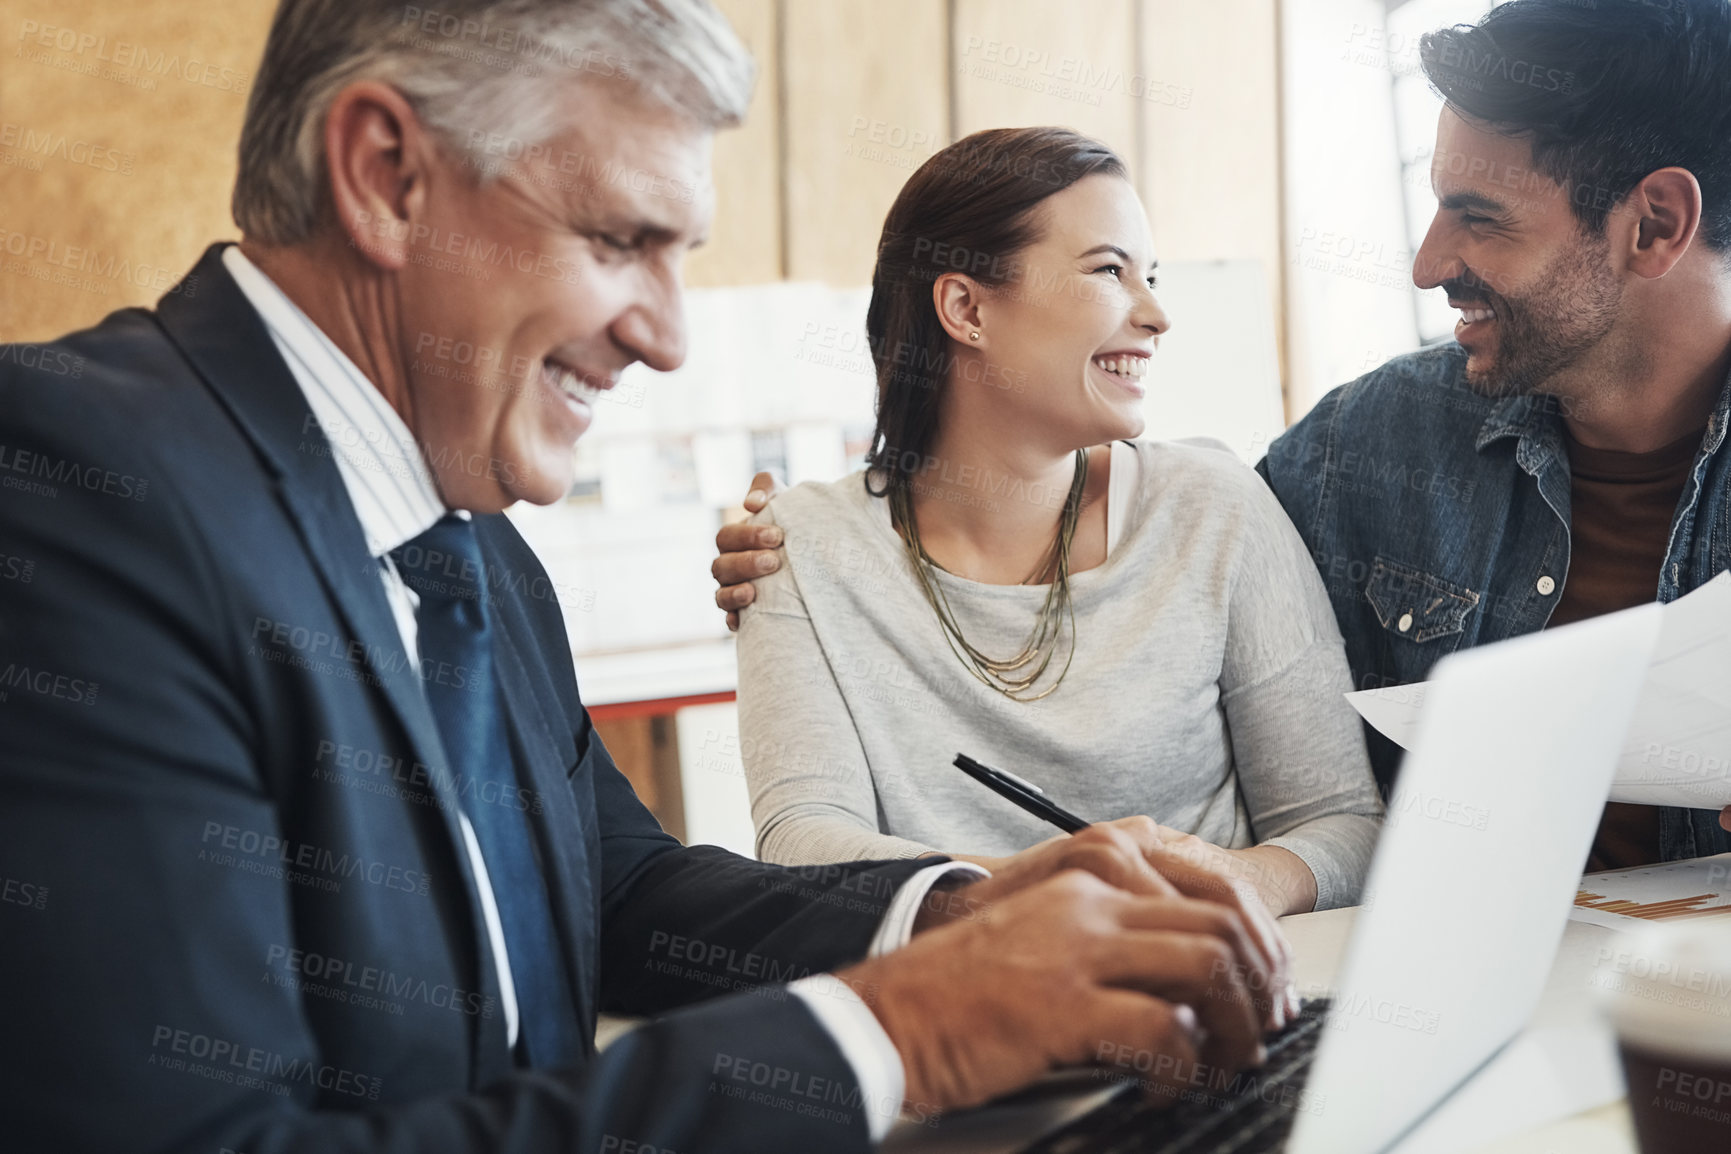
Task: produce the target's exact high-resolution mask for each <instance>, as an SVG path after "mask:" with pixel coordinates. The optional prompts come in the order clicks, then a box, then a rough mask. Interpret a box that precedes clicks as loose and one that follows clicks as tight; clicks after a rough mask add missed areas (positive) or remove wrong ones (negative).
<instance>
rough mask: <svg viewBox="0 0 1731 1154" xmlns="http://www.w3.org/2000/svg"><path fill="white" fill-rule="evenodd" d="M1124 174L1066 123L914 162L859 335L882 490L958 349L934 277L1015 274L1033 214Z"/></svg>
mask: <svg viewBox="0 0 1731 1154" xmlns="http://www.w3.org/2000/svg"><path fill="white" fill-rule="evenodd" d="M1095 173H1103V174H1105V175H1107V176H1120V177H1122V176H1127V175H1128V174H1129V169H1128V168H1126V167H1125V165H1124V162H1123V161H1122V160H1120V159H1119V158H1118V155H1117V154H1116V153H1114V152H1113V151H1112V150H1111V149H1110V148H1107V147H1106V146H1105V145H1104V144H1101V143H1100V142H1099V141H1097V140H1091V139H1089V138H1088V137H1086V136H1083V135H1082V134H1081V133H1079V132H1073V131H1071V130H1070V129H1067V128H993V129H988V130H986V131H985V132H976V133H974V134H973V135H972V136H965V137H963V138H962V139H961V140H958V141H956V142H955V143H954V144H952V145H950V146H949V147H948V148H945V149H942V150H941V151H939V152H936V153H934V154H932V156H931V157H930V158H929V159H927V161H926V162H925V163H924V164H922V165H920V167H919V169H918V170H917V171H915V173H914V174H913V176H912V177H910V178H909V179H908V182H907V184H905V185H903V186H902V190H901V192H900V193H898V194H897V196H896V202H895V204H893V205H892V206H890V212H889V216H888V217H886V218H885V219H884V231H883V236H882V237H880V238H879V240H878V257H877V265H876V267H875V268H873V270H872V299H871V305H870V307H869V308H867V310H866V341H867V343H868V344H869V346H870V348H871V354H872V362H873V364H874V365H875V366H876V368H877V379H878V404H877V416H878V419H877V429H876V431H875V432H874V433H873V434H872V447H871V452H870V454H869V455H868V456H867V458H866V463H867V466H868V472H867V474H866V488H867V489H868V490H869V491H872V492H873V493H874V495H876V496H882V495H883V493H882V492H878V491H875V490H872V489H871V485H872V480H871V478H872V473H873V472H877V471H882V472H883V473H884V474H885V489H884V492H887V491H888V488H889V486H890V485H895V484H903V483H906V482H907V481H908V480H910V479H911V478H912V476H913V474H914V473H915V472H917V471H918V469H919V467H920V462H921V461H923V460H924V458H925V456H926V453H927V451H928V450H929V449H930V447H931V443H932V437H933V435H934V434H935V433H936V431H937V422H938V409H939V404H940V402H941V401H942V400H943V393H944V384H945V381H946V380H947V379H948V376H949V369H950V365H951V363H952V362H953V360H954V355H953V354H952V353H951V351H950V344H951V339H950V335H949V334H948V333H947V332H945V331H944V327H943V325H941V324H940V323H939V322H938V313H937V308H936V306H934V305H933V303H932V282H934V281H935V280H937V278H938V277H940V276H942V275H943V274H945V273H948V272H961V273H966V274H967V275H968V276H970V277H972V278H973V279H975V280H977V281H980V282H981V283H983V284H988V285H1004V284H1009V283H1011V282H1012V281H1015V280H1018V279H1020V276H1021V261H1020V255H1019V254H1020V253H1021V252H1022V250H1024V249H1025V248H1027V247H1028V246H1029V245H1030V244H1033V243H1034V242H1035V241H1037V240H1038V239H1039V237H1040V223H1041V222H1040V221H1039V220H1038V219H1037V216H1036V213H1035V211H1034V210H1035V209H1036V208H1038V207H1039V205H1040V203H1041V202H1042V201H1044V200H1045V199H1046V198H1047V197H1049V196H1051V195H1053V194H1054V193H1058V192H1062V191H1063V190H1064V189H1066V188H1069V187H1070V186H1071V185H1072V184H1075V183H1076V182H1077V181H1079V180H1081V179H1082V178H1083V177H1085V176H1092V175H1094V174H1095Z"/></svg>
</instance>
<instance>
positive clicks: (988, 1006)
mask: <svg viewBox="0 0 1731 1154" xmlns="http://www.w3.org/2000/svg"><path fill="white" fill-rule="evenodd" d="M977 884H980V885H985V884H987V883H985V882H981V883H977ZM970 888H971V887H970ZM957 892H958V893H965V892H966V890H962V891H957ZM1255 952H1256V951H1255V948H1254V947H1253V946H1252V945H1251V944H1250V942H1249V939H1248V937H1247V936H1246V934H1245V933H1244V929H1243V925H1242V922H1241V920H1240V919H1239V918H1238V917H1237V916H1236V915H1235V914H1234V913H1233V912H1232V911H1231V910H1229V909H1227V908H1225V907H1223V906H1221V905H1219V904H1218V903H1215V902H1208V901H1197V900H1194V899H1190V898H1185V897H1182V896H1177V895H1165V896H1145V895H1139V894H1133V893H1130V892H1127V891H1126V890H1123V889H1120V888H1117V887H1116V886H1112V885H1108V884H1107V883H1106V882H1104V881H1102V880H1100V878H1099V877H1097V876H1095V875H1094V874H1092V873H1090V872H1087V871H1084V870H1078V869H1071V870H1066V871H1064V872H1062V873H1060V874H1057V875H1056V876H1054V877H1050V878H1047V879H1045V880H1043V881H1040V882H1038V883H1036V884H1033V885H1031V886H1028V887H1027V888H1025V889H1023V890H1021V891H1020V892H1018V893H1015V894H1012V895H1010V896H1008V897H1006V898H1003V899H1002V900H999V901H995V902H993V903H992V904H990V905H989V906H987V907H985V908H984V909H983V912H982V913H981V914H980V916H978V917H975V918H971V919H963V920H958V921H954V922H952V923H950V924H948V925H944V926H942V927H940V928H936V929H932V930H930V931H929V932H926V933H922V934H919V935H918V936H916V937H915V938H914V939H913V941H911V942H910V943H909V944H908V945H907V946H905V947H903V948H902V949H900V950H897V951H896V952H895V953H892V954H888V955H885V956H884V957H880V958H873V959H870V960H868V961H865V962H862V963H860V964H859V965H857V966H854V967H852V968H850V969H848V970H844V971H842V972H841V973H840V974H839V975H838V976H839V977H841V978H842V979H844V980H845V981H846V982H847V983H848V984H849V986H850V987H852V988H853V989H855V990H856V991H861V995H862V997H864V999H865V1001H866V1003H867V1004H868V1005H869V1006H870V1007H871V1008H872V1010H873V1011H874V1012H875V1013H876V1014H877V1017H878V1020H879V1021H880V1022H882V1023H883V1027H884V1030H885V1032H887V1033H888V1034H889V1036H890V1039H891V1040H892V1041H893V1042H894V1043H895V1045H896V1049H897V1051H898V1052H899V1053H900V1054H901V1056H902V1063H903V1067H904V1069H905V1071H906V1075H907V1090H906V1095H907V1099H908V1101H909V1102H910V1103H913V1104H915V1106H916V1107H918V1108H921V1109H924V1110H927V1111H930V1110H949V1109H955V1108H958V1107H962V1106H972V1105H977V1104H978V1103H981V1102H984V1101H986V1100H987V1099H990V1098H993V1097H996V1096H998V1095H1000V1094H1004V1093H1007V1092H1009V1091H1011V1090H1015V1089H1018V1088H1020V1087H1022V1086H1024V1085H1026V1084H1027V1083H1029V1082H1031V1081H1033V1080H1034V1079H1035V1078H1037V1077H1039V1076H1040V1075H1042V1074H1044V1073H1046V1072H1047V1071H1048V1070H1052V1069H1056V1068H1059V1067H1066V1066H1082V1065H1089V1064H1101V1063H1104V1062H1105V1061H1107V1060H1108V1058H1116V1057H1118V1056H1121V1055H1123V1054H1126V1053H1130V1054H1136V1055H1140V1056H1144V1057H1146V1059H1147V1060H1146V1061H1138V1062H1137V1063H1136V1065H1137V1068H1138V1069H1151V1070H1155V1071H1157V1073H1156V1075H1155V1077H1154V1080H1155V1081H1161V1080H1164V1079H1168V1078H1169V1079H1170V1080H1171V1081H1172V1083H1173V1084H1174V1085H1175V1086H1176V1085H1177V1084H1178V1083H1179V1082H1180V1081H1181V1080H1182V1079H1184V1078H1185V1077H1188V1076H1189V1075H1190V1074H1191V1073H1193V1072H1194V1071H1195V1068H1196V1065H1195V1064H1196V1063H1197V1062H1198V1061H1200V1062H1202V1063H1205V1064H1206V1065H1207V1066H1209V1067H1211V1068H1214V1069H1219V1070H1222V1071H1226V1072H1228V1073H1230V1072H1234V1071H1237V1070H1240V1069H1243V1068H1245V1067H1246V1066H1251V1065H1256V1064H1258V1063H1260V1062H1261V1061H1262V1060H1263V1057H1264V1054H1265V1051H1264V1048H1263V1044H1262V1029H1263V1023H1264V1015H1263V1014H1262V1013H1261V1012H1260V1011H1259V1010H1258V1008H1257V1006H1256V1004H1255V999H1253V997H1252V992H1251V990H1250V988H1249V982H1248V981H1247V980H1246V975H1247V974H1249V973H1251V972H1253V970H1255V969H1256V968H1257V967H1259V966H1260V962H1259V961H1258V960H1257V959H1256V957H1255V956H1254V955H1255ZM1161 1059H1164V1060H1161Z"/></svg>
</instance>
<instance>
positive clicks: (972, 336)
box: [968, 332, 980, 341]
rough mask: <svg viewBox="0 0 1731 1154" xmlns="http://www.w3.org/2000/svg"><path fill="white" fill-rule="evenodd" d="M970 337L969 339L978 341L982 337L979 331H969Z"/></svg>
mask: <svg viewBox="0 0 1731 1154" xmlns="http://www.w3.org/2000/svg"><path fill="white" fill-rule="evenodd" d="M968 339H969V340H970V341H977V340H979V339H980V334H979V333H978V332H972V333H969V334H968Z"/></svg>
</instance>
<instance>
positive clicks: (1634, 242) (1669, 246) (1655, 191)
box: [1613, 168, 1701, 279]
mask: <svg viewBox="0 0 1731 1154" xmlns="http://www.w3.org/2000/svg"><path fill="white" fill-rule="evenodd" d="M1619 207H1620V208H1621V210H1622V211H1623V212H1625V213H1628V214H1630V215H1631V216H1632V217H1633V218H1634V219H1633V221H1632V223H1633V225H1634V228H1633V229H1630V230H1628V232H1627V233H1626V235H1627V236H1628V237H1629V249H1628V259H1629V268H1630V269H1631V270H1632V271H1633V272H1634V273H1635V274H1636V275H1638V276H1643V277H1647V278H1649V279H1657V278H1659V277H1662V276H1664V275H1665V274H1666V273H1668V272H1670V271H1671V269H1672V268H1673V267H1675V266H1676V264H1677V262H1678V261H1680V260H1682V259H1683V254H1684V253H1686V252H1688V251H1689V246H1690V245H1691V244H1692V243H1694V240H1695V234H1696V233H1697V232H1698V231H1700V228H1701V184H1700V182H1699V181H1697V180H1696V179H1695V174H1694V173H1692V172H1690V171H1689V170H1688V169H1686V168H1661V169H1659V170H1658V171H1657V172H1652V173H1649V174H1648V175H1647V177H1646V178H1645V179H1644V180H1642V181H1641V183H1639V184H1637V185H1636V186H1635V187H1634V188H1633V189H1632V190H1630V192H1629V195H1628V196H1627V197H1625V198H1624V200H1623V204H1622V205H1621V206H1619ZM1616 215H1617V214H1615V213H1614V214H1613V219H1615V217H1616ZM1624 227H1625V229H1628V224H1627V223H1625V226H1624Z"/></svg>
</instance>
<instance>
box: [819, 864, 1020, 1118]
mask: <svg viewBox="0 0 1731 1154" xmlns="http://www.w3.org/2000/svg"><path fill="white" fill-rule="evenodd" d="M951 874H960V875H962V876H963V877H991V876H992V875H991V874H990V873H988V872H987V871H986V870H984V869H982V868H980V867H979V866H977V865H974V864H972V863H971V862H939V863H938V864H937V865H934V866H928V867H926V868H925V869H923V870H921V871H920V872H919V873H917V874H915V875H914V876H913V877H911V878H909V879H908V880H907V881H905V882H903V883H902V888H901V889H899V890H897V891H896V896H895V897H894V898H892V899H891V901H890V907H889V909H888V910H886V911H885V912H884V919H883V921H882V922H880V923H879V924H878V932H877V935H876V936H875V937H873V938H872V943H871V948H870V949H869V950H868V951H867V955H866V956H868V957H873V958H877V957H882V956H883V955H884V954H887V953H891V952H893V951H895V950H899V949H901V948H902V947H903V946H905V945H907V944H908V939H909V938H911V937H913V934H914V919H916V918H918V917H919V914H920V903H922V902H924V901H925V900H926V895H927V894H928V893H930V892H931V890H932V886H934V885H936V884H937V883H938V882H939V881H941V880H943V879H944V878H946V877H948V876H950V875H951ZM787 988H788V989H789V990H791V991H793V992H794V993H795V994H797V995H798V996H799V999H800V1000H801V1001H802V1002H804V1003H805V1004H806V1006H807V1007H808V1008H809V1009H810V1010H811V1013H812V1016H813V1017H815V1018H816V1019H817V1020H818V1022H819V1024H821V1025H822V1026H823V1028H824V1029H825V1030H827V1031H829V1035H830V1037H832V1038H834V1039H835V1044H836V1048H837V1049H839V1050H840V1051H841V1054H842V1057H844V1058H846V1059H847V1063H848V1065H849V1066H851V1067H853V1073H854V1078H855V1079H856V1080H857V1081H858V1082H859V1090H860V1101H861V1102H862V1103H863V1104H864V1107H865V1115H866V1130H867V1133H868V1134H869V1135H870V1136H871V1140H872V1141H873V1142H874V1143H875V1142H882V1141H883V1140H884V1136H885V1135H886V1134H888V1133H889V1132H890V1127H891V1126H893V1125H894V1124H895V1120H896V1118H897V1116H899V1115H900V1114H901V1110H902V1093H903V1091H905V1090H906V1089H907V1073H906V1071H905V1070H903V1068H902V1056H901V1055H900V1054H898V1053H897V1052H896V1046H895V1043H894V1042H892V1041H890V1036H889V1035H888V1034H886V1033H884V1028H883V1024H882V1023H881V1022H879V1021H878V1018H877V1015H876V1014H874V1013H872V1011H871V1007H870V1006H868V1005H866V1004H865V1002H864V1001H862V1000H861V998H860V996H859V995H858V994H856V993H854V991H853V990H852V989H850V988H849V987H848V985H847V983H846V982H843V981H842V980H841V979H840V978H838V977H836V976H835V975H834V974H813V975H812V976H811V977H809V978H801V979H800V980H799V981H797V982H792V983H789V985H788V987H787Z"/></svg>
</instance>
